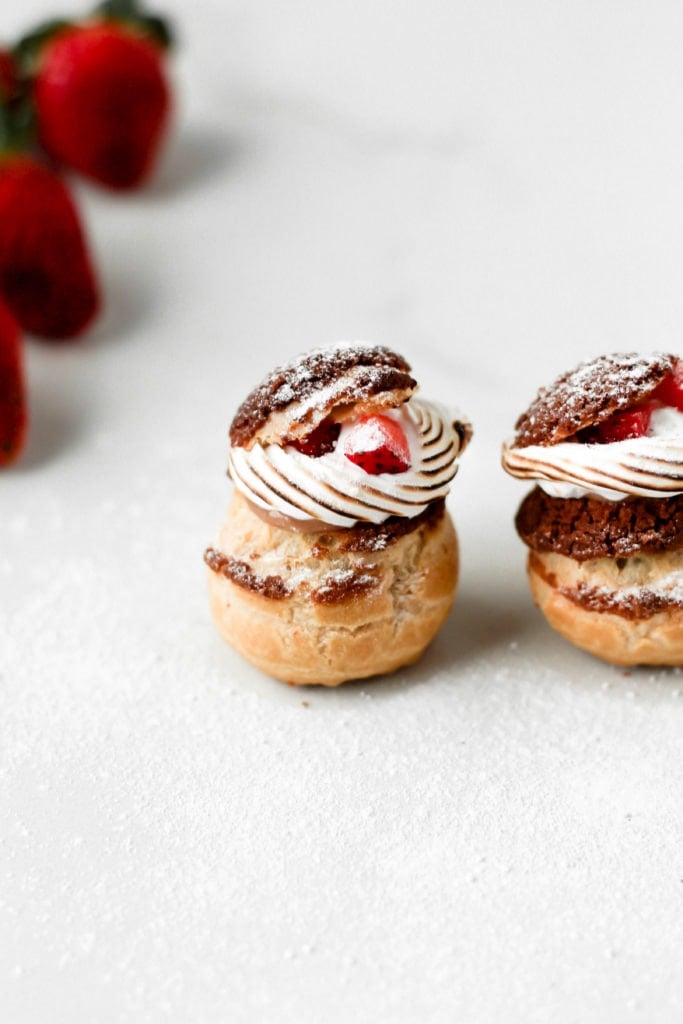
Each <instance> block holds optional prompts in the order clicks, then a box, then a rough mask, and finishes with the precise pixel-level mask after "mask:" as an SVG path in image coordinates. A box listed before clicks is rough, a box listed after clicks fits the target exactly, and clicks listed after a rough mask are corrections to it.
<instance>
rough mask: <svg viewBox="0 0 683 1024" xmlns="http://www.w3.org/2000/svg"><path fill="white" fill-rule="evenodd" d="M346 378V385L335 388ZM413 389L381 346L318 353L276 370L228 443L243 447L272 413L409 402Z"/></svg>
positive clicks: (402, 364)
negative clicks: (389, 397) (380, 399)
mask: <svg viewBox="0 0 683 1024" xmlns="http://www.w3.org/2000/svg"><path fill="white" fill-rule="evenodd" d="M345 378H348V384H347V385H346V386H342V388H341V390H340V389H339V388H336V389H335V388H334V387H333V385H335V384H336V383H337V382H341V381H344V379H345ZM416 387H417V384H416V381H415V380H414V379H413V378H412V377H411V376H410V366H409V365H408V363H407V362H406V361H405V359H403V357H402V356H399V355H397V353H396V352H392V351H391V349H388V348H385V347H384V346H383V345H346V346H343V347H339V348H326V349H316V350H314V351H313V352H309V353H307V354H306V355H303V356H300V357H299V358H298V359H295V360H293V361H292V362H291V363H287V365H285V366H281V367H278V368H277V369H275V370H273V371H272V372H271V373H269V374H268V376H267V377H266V378H265V379H264V380H263V381H262V382H261V383H260V384H259V385H258V386H257V387H256V388H254V390H253V391H252V392H251V393H250V394H249V395H248V396H247V397H246V399H245V400H244V402H242V404H241V406H240V407H239V409H238V410H237V412H236V413H235V417H234V419H233V421H232V423H231V425H230V443H231V444H232V445H233V446H235V447H246V446H248V445H249V443H250V442H251V441H252V440H253V439H254V437H255V436H256V434H257V433H258V432H259V431H261V430H262V428H263V427H264V426H265V425H266V424H267V423H268V420H269V419H270V418H271V417H272V416H273V415H274V414H276V413H280V412H283V411H284V410H286V409H287V408H288V407H289V406H295V405H296V404H297V403H300V402H302V401H303V400H311V402H312V403H313V404H317V405H318V415H317V416H316V417H315V420H314V421H313V422H312V426H315V424H316V422H318V421H319V420H320V418H321V415H327V413H328V412H329V411H330V409H331V408H333V407H335V406H339V405H344V404H350V403H356V402H359V401H365V400H367V399H370V398H374V397H376V396H378V395H381V394H382V393H384V392H394V393H399V394H402V395H404V398H407V397H409V395H410V394H411V393H412V391H413V390H414V389H415V388H416Z"/></svg>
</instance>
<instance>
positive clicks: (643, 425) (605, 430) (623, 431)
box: [580, 402, 657, 444]
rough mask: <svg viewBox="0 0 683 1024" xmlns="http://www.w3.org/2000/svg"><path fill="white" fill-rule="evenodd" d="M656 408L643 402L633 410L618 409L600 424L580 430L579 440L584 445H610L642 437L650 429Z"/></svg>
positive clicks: (655, 405)
mask: <svg viewBox="0 0 683 1024" xmlns="http://www.w3.org/2000/svg"><path fill="white" fill-rule="evenodd" d="M656 408H657V403H656V402H645V403H644V404H643V405H636V406H634V408H633V409H620V410H619V411H618V412H613V413H612V415H611V416H610V417H609V418H608V419H606V420H603V422H602V423H596V425H595V426H593V427H588V428H587V429H586V430H582V431H581V435H580V436H581V440H582V441H584V442H585V443H586V444H611V442H612V441H628V440H630V439H631V438H633V437H643V436H644V435H645V434H647V432H648V430H649V428H650V420H651V418H652V413H653V412H654V411H655V409H656Z"/></svg>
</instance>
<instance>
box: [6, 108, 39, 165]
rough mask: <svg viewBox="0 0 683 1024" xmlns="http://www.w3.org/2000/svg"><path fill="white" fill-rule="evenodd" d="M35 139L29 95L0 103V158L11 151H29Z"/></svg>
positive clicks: (34, 123) (33, 113)
mask: <svg viewBox="0 0 683 1024" xmlns="http://www.w3.org/2000/svg"><path fill="white" fill-rule="evenodd" d="M35 141H36V119H35V111H34V109H33V104H32V103H31V100H30V99H29V97H28V96H21V97H20V98H19V99H17V100H14V101H13V102H12V103H0V159H2V158H3V157H6V156H9V155H11V154H13V153H26V152H29V151H30V150H31V149H33V146H34V144H35Z"/></svg>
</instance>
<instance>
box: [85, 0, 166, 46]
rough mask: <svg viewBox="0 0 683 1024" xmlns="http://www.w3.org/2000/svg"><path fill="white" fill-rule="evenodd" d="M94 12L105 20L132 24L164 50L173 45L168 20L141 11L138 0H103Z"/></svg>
mask: <svg viewBox="0 0 683 1024" xmlns="http://www.w3.org/2000/svg"><path fill="white" fill-rule="evenodd" d="M94 14H95V15H97V16H98V17H101V18H105V19H106V20H107V21H120V22H123V24H127V25H134V26H135V27H136V28H139V29H140V30H141V31H143V32H145V33H146V34H147V35H149V36H151V37H152V38H153V39H154V41H155V42H156V43H157V44H158V45H159V46H161V47H162V49H164V50H168V49H170V48H171V47H172V46H173V43H174V39H173V33H172V32H171V27H170V25H169V23H168V21H166V19H165V18H162V17H160V16H159V15H156V14H146V13H143V11H142V9H141V7H140V4H139V3H138V0H103V2H102V3H100V4H98V5H97V7H96V8H95V10H94Z"/></svg>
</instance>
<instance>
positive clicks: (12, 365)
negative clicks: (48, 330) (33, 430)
mask: <svg viewBox="0 0 683 1024" xmlns="http://www.w3.org/2000/svg"><path fill="white" fill-rule="evenodd" d="M26 423H27V414H26V390H25V388H24V372H23V359H22V348H21V333H20V331H19V325H18V324H17V322H16V320H15V319H14V317H13V316H12V314H11V313H10V311H9V310H8V309H7V306H6V305H5V304H4V303H3V302H1V301H0V466H7V465H9V463H10V462H13V461H14V459H16V458H17V456H18V455H19V454H20V453H21V450H22V448H23V447H24V441H25V438H26Z"/></svg>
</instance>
